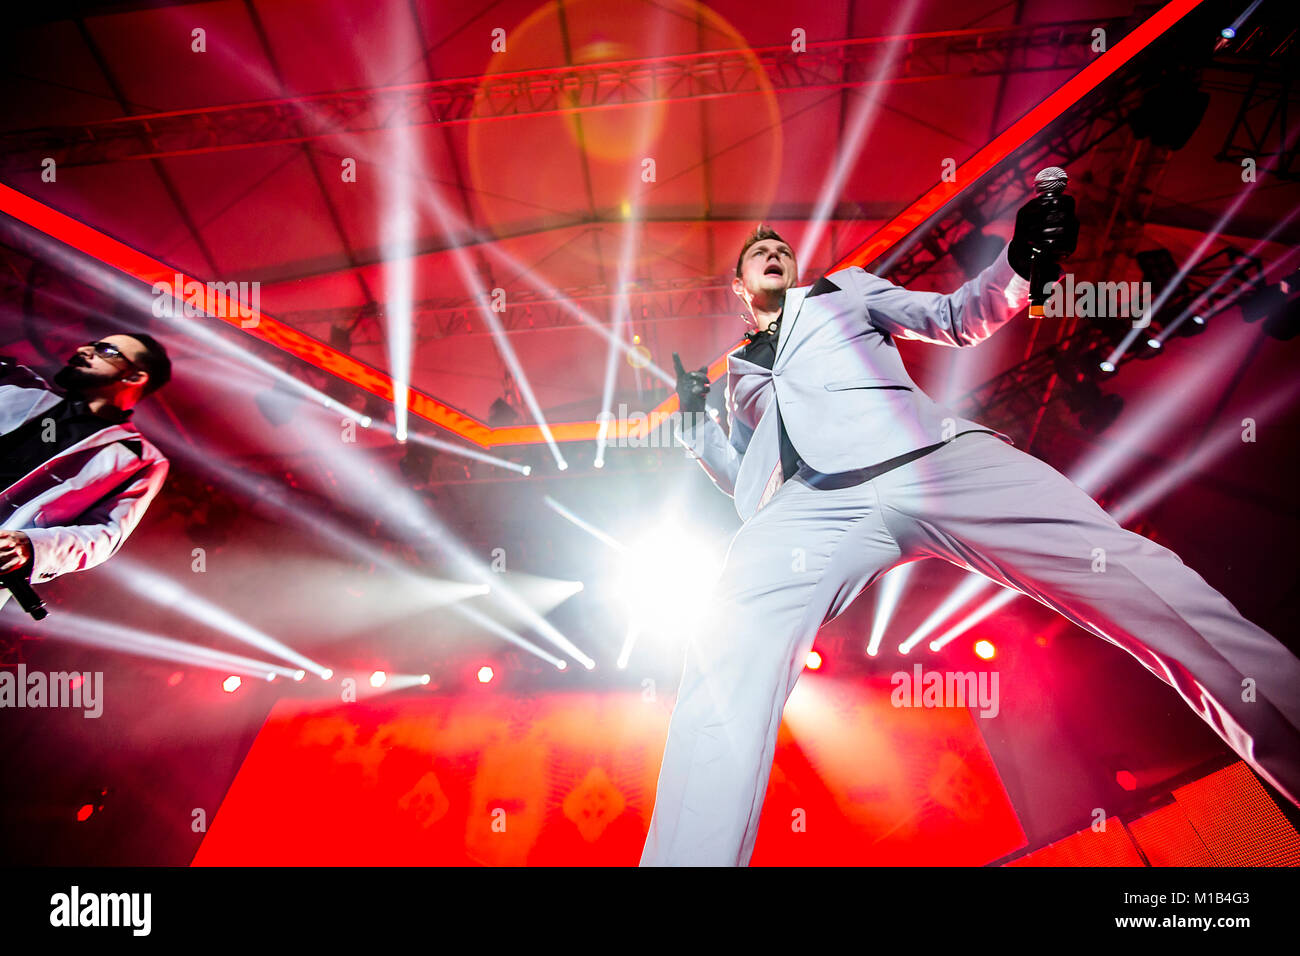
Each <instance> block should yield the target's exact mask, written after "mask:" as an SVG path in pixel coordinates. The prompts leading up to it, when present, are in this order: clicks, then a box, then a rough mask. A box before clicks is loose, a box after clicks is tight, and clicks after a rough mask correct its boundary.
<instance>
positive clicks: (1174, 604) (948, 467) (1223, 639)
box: [641, 199, 1300, 865]
mask: <svg viewBox="0 0 1300 956" xmlns="http://www.w3.org/2000/svg"><path fill="white" fill-rule="evenodd" d="M1077 232H1078V221H1077V219H1075V217H1074V210H1073V204H1072V203H1069V204H1068V205H1066V206H1065V207H1064V208H1061V207H1058V208H1056V209H1054V210H1053V209H1051V208H1050V207H1048V206H1045V205H1044V204H1043V203H1042V202H1041V201H1040V200H1038V199H1035V200H1031V201H1030V203H1028V204H1027V205H1026V206H1025V207H1024V208H1022V209H1021V210H1020V213H1019V215H1018V216H1017V219H1016V232H1015V236H1014V237H1013V238H1012V240H1011V242H1010V243H1009V244H1008V245H1007V246H1006V247H1004V249H1003V250H1002V252H1001V253H1000V254H999V256H998V258H997V261H996V262H994V263H993V264H992V265H991V266H989V267H988V268H987V269H985V270H984V271H983V272H982V273H981V274H980V275H978V276H977V277H976V278H974V279H972V280H971V281H970V282H967V283H966V284H965V285H963V286H962V287H961V288H959V289H958V290H957V291H956V292H954V293H952V294H951V295H941V294H938V293H931V292H909V291H907V290H905V289H901V288H899V287H897V286H895V285H893V284H891V283H889V282H887V281H885V280H883V279H880V278H878V277H876V276H873V275H871V274H869V273H867V272H865V271H864V270H863V269H861V268H858V267H856V266H855V267H851V268H848V269H841V270H839V271H837V272H834V273H831V274H830V275H828V276H825V277H824V278H822V279H819V280H818V281H817V282H816V283H815V284H814V285H813V286H811V287H802V288H795V287H794V285H795V282H796V279H797V275H798V273H797V270H796V264H795V261H794V255H793V253H792V252H791V250H790V247H789V246H788V245H787V244H786V243H785V242H784V241H783V240H782V239H781V237H780V236H779V235H777V234H776V233H775V232H774V231H773V230H770V229H766V228H760V229H759V230H756V232H755V233H754V234H753V235H751V236H750V237H749V239H748V241H747V242H746V244H745V246H744V248H743V249H742V250H741V255H740V258H739V260H738V261H737V265H736V278H735V280H734V281H733V283H732V288H733V289H734V290H735V292H736V294H737V295H738V296H739V297H740V298H741V299H742V300H743V301H744V302H745V304H746V306H747V308H748V310H749V312H750V314H751V315H752V316H753V318H754V321H755V323H756V324H757V326H758V331H756V332H754V333H752V334H751V336H750V343H749V344H748V345H747V346H745V347H744V348H742V349H740V350H738V351H737V352H735V353H733V354H732V355H730V356H728V362H727V365H728V368H727V392H726V398H727V401H726V407H727V414H728V419H729V422H730V429H729V433H724V432H723V430H722V428H721V426H720V425H719V424H718V423H717V422H715V421H713V420H712V419H710V418H709V417H708V416H707V415H703V414H694V415H687V416H686V418H687V420H688V421H689V423H690V424H689V426H687V427H684V428H683V429H682V430H679V432H678V439H679V440H680V441H681V442H682V443H683V444H684V445H685V446H686V447H687V448H688V449H689V450H690V451H691V453H692V454H693V455H694V456H695V457H697V458H698V459H699V461H700V463H701V465H702V466H703V468H704V470H705V471H706V472H707V473H708V475H709V477H710V478H712V480H713V481H714V483H715V484H716V485H717V486H718V487H719V488H720V489H722V490H723V491H724V492H726V493H727V494H729V495H732V496H733V497H734V498H735V502H736V510H737V511H738V512H739V514H740V517H741V518H742V519H743V520H744V525H743V527H742V528H741V529H740V531H739V532H737V534H736V536H735V538H734V539H733V540H732V542H731V546H730V548H729V549H728V553H727V558H726V563H725V567H724V569H723V571H722V574H721V576H720V578H719V580H718V582H717V585H716V590H715V591H714V593H713V595H712V598H711V601H710V614H709V616H708V618H707V619H706V620H704V621H702V622H700V626H699V627H698V628H697V629H695V631H694V633H692V635H691V637H690V640H689V642H688V645H687V652H686V661H685V667H684V671H683V675H682V680H681V684H680V686H679V689H678V694H677V701H676V704H675V706H674V709H673V714H672V719H671V722H670V725H669V732H668V741H667V745H666V747H665V751H664V757H663V764H662V767H661V769H660V773H659V785H658V792H657V795H656V799H655V808H654V815H653V817H652V819H651V823H650V831H649V834H648V836H647V839H646V843H645V848H644V851H643V854H642V858H641V863H642V865H678V864H703V865H745V864H747V863H748V862H749V859H750V855H751V854H752V852H753V848H754V838H755V835H756V833H757V830H758V821H759V813H760V810H761V809H762V805H763V799H764V796H765V794H766V790H767V783H768V776H769V774H770V771H771V766H772V759H773V754H774V751H775V747H776V739H777V729H778V727H779V725H780V722H781V714H782V710H783V709H784V707H785V702H786V699H787V698H788V697H789V695H790V692H791V691H792V690H793V689H794V684H795V681H796V680H797V679H798V677H799V675H800V673H801V672H802V670H803V667H804V661H805V660H806V658H807V654H808V651H809V650H810V649H811V647H812V644H813V638H814V637H815V636H816V634H817V631H818V629H819V628H820V627H821V625H822V624H824V623H826V622H827V621H830V620H832V619H833V618H835V617H836V616H838V615H839V614H840V613H841V612H842V611H843V610H844V609H845V608H846V607H847V606H848V605H849V604H850V603H851V602H852V601H853V600H854V598H856V597H857V596H858V594H860V593H861V592H862V591H863V590H864V589H865V588H867V587H869V586H870V585H871V584H873V583H874V582H875V581H876V580H877V579H878V578H880V576H881V575H883V574H884V573H885V572H887V571H888V570H889V569H890V568H893V567H896V566H897V565H899V564H904V563H906V562H909V561H914V560H917V559H920V558H924V557H939V558H943V559H945V560H947V561H950V562H952V563H953V564H956V565H958V566H960V567H963V568H967V569H969V570H974V571H978V572H980V573H981V574H984V575H986V576H987V577H989V578H991V579H992V580H993V581H996V582H997V583H998V584H1001V585H1003V586H1004V587H1008V588H1015V589H1016V590H1018V591H1022V592H1024V593H1025V594H1028V595H1029V596H1030V597H1033V598H1034V599H1035V600H1037V601H1039V602H1041V603H1042V604H1045V605H1046V606H1048V607H1050V608H1053V609H1055V610H1056V611H1058V612H1059V613H1061V614H1062V615H1064V616H1065V617H1067V618H1069V619H1070V620H1071V621H1073V622H1074V623H1076V624H1078V625H1079V626H1080V627H1082V628H1084V629H1086V630H1088V631H1091V632H1092V633H1094V634H1096V635H1097V636H1099V637H1101V638H1102V639H1103V640H1106V641H1109V642H1110V643H1112V644H1115V645H1118V646H1119V647H1122V648H1123V649H1124V650H1126V651H1128V652H1129V653H1130V654H1132V655H1133V656H1134V657H1136V658H1137V659H1138V661H1139V662H1140V663H1141V664H1142V665H1143V666H1144V667H1146V668H1147V669H1148V670H1149V671H1151V672H1152V673H1153V674H1155V675H1156V676H1157V677H1159V678H1160V679H1161V680H1162V681H1164V682H1165V683H1167V684H1169V685H1170V686H1171V687H1173V688H1174V689H1175V690H1176V691H1177V692H1178V693H1179V694H1180V695H1181V696H1182V698H1183V699H1184V701H1186V703H1187V704H1188V705H1189V706H1190V707H1191V708H1192V709H1193V710H1194V711H1195V712H1196V713H1197V714H1198V715H1199V716H1200V717H1201V718H1202V719H1203V720H1205V721H1206V723H1208V724H1209V725H1210V726H1211V727H1212V728H1213V729H1214V731H1215V732H1216V733H1217V734H1218V735H1219V736H1220V737H1221V738H1223V740H1224V741H1226V742H1227V743H1228V745H1229V746H1230V747H1232V748H1233V750H1235V751H1236V752H1237V753H1238V754H1240V755H1241V757H1242V759H1243V760H1245V761H1246V762H1247V763H1248V764H1249V765H1250V766H1251V767H1253V768H1254V769H1255V770H1256V771H1257V772H1258V773H1259V774H1260V775H1261V776H1262V777H1264V778H1265V779H1266V780H1268V781H1269V782H1270V783H1271V784H1272V785H1273V786H1275V787H1276V788H1277V789H1278V790H1279V791H1281V792H1282V794H1283V795H1284V796H1285V797H1287V798H1288V799H1289V800H1291V802H1293V803H1295V802H1297V798H1300V693H1298V691H1300V661H1297V659H1296V658H1295V657H1294V656H1293V655H1292V654H1291V653H1290V652H1289V651H1288V650H1287V649H1286V648H1285V647H1284V646H1283V645H1282V644H1280V643H1279V642H1278V641H1277V640H1275V639H1274V638H1273V637H1271V636H1270V635H1269V634H1267V633H1266V632H1264V631H1263V630H1261V629H1260V628H1258V627H1256V626H1255V625H1253V624H1251V623H1250V622H1249V621H1247V620H1245V619H1244V618H1243V617H1242V616H1241V614H1239V613H1238V612H1237V610H1236V609H1235V608H1234V607H1233V606H1232V605H1231V604H1230V603H1229V602H1228V601H1227V600H1226V599H1225V598H1224V597H1223V596H1222V595H1221V594H1219V593H1218V592H1217V591H1215V590H1214V589H1213V588H1212V587H1210V586H1209V585H1208V584H1207V583H1206V582H1205V581H1204V580H1203V579H1202V578H1201V577H1200V576H1199V575H1198V574H1196V573H1195V572H1194V571H1192V570H1191V569H1190V568H1188V567H1187V566H1186V565H1184V564H1183V563H1182V561H1181V560H1180V559H1179V558H1178V556H1177V555H1176V554H1174V553H1173V552H1172V551H1169V550H1168V549H1166V548H1163V547H1161V546H1159V545H1157V544H1155V543H1153V542H1152V541H1150V540H1148V539H1147V538H1144V537H1142V536H1141V535H1138V534H1134V533H1132V532H1130V531H1126V530H1125V529H1123V528H1122V527H1120V526H1119V525H1118V524H1117V523H1116V522H1115V521H1114V520H1113V519H1112V518H1111V517H1110V515H1108V514H1107V513H1106V512H1105V511H1104V510H1103V509H1102V508H1101V507H1100V506H1099V505H1098V504H1097V503H1096V502H1095V501H1093V500H1092V498H1090V497H1089V496H1088V495H1087V494H1086V493H1085V492H1084V491H1083V490H1082V489H1080V488H1079V487H1077V486H1076V485H1074V484H1073V483H1072V482H1070V481H1069V479H1067V478H1065V477H1064V476H1063V475H1061V474H1060V473H1059V472H1057V471H1056V470H1055V469H1053V468H1051V467H1050V466H1048V465H1047V464H1045V463H1044V462H1042V461H1040V460H1038V459H1037V458H1034V457H1032V456H1030V455H1028V454H1025V453H1024V452H1021V451H1019V450H1017V449H1016V448H1014V447H1012V444H1011V440H1010V439H1009V438H1008V437H1007V436H1005V435H1002V434H1001V433H999V432H995V431H992V430H990V429H987V428H984V427H983V426H981V425H979V424H977V423H975V422H972V421H968V420H966V419H963V418H960V417H958V416H956V415H954V414H952V413H951V412H949V411H947V410H946V409H944V408H942V407H941V406H939V405H938V404H936V403H935V402H934V401H933V400H932V399H931V398H930V397H929V396H928V395H926V394H925V393H924V392H922V391H921V390H920V389H919V388H917V386H916V384H915V383H914V382H913V381H912V379H911V378H910V377H909V375H908V374H907V370H906V369H905V368H904V367H903V363H902V361H901V359H900V356H899V353H898V348H897V346H896V345H895V340H897V339H913V340H919V341H924V342H931V343H934V344H938V345H948V346H957V347H964V346H970V345H975V344H976V343H978V342H980V341H982V340H984V339H986V338H988V337H989V336H990V335H992V334H993V332H995V331H996V330H997V329H998V327H999V326H1001V325H1002V324H1003V323H1005V322H1007V321H1008V320H1009V319H1011V318H1012V317H1013V316H1014V315H1016V314H1017V313H1018V312H1020V311H1021V310H1022V309H1023V308H1024V307H1025V305H1026V302H1027V296H1028V289H1029V284H1028V281H1027V280H1028V278H1029V275H1030V261H1031V251H1030V250H1031V249H1033V248H1038V249H1042V250H1046V251H1047V252H1049V253H1051V254H1053V255H1056V256H1064V255H1068V253H1069V252H1070V251H1072V250H1073V247H1074V243H1075V241H1076V239H1077ZM674 360H675V361H676V362H677V369H678V395H679V397H680V398H681V400H682V411H683V412H687V413H689V412H701V411H702V410H703V408H704V393H706V392H707V391H708V379H707V375H706V374H704V370H701V371H699V372H687V371H685V370H684V369H683V368H682V366H681V362H680V360H677V359H676V356H674ZM1096 549H1101V551H1100V552H1098V551H1097V550H1096ZM1098 553H1101V554H1104V556H1105V565H1104V567H1105V570H1104V571H1103V572H1100V573H1099V572H1098V571H1097V570H1096V568H1097V563H1096V555H1097V554H1098ZM1248 680H1249V681H1251V682H1253V683H1254V687H1255V693H1254V695H1250V694H1244V693H1243V686H1246V685H1245V684H1244V682H1246V681H1248ZM1243 698H1247V699H1243Z"/></svg>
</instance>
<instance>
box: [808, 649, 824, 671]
mask: <svg viewBox="0 0 1300 956" xmlns="http://www.w3.org/2000/svg"><path fill="white" fill-rule="evenodd" d="M804 666H805V667H807V668H808V669H809V670H810V671H815V670H817V669H818V668H820V667H821V666H822V656H821V655H820V654H818V653H817V652H816V651H809V652H808V660H807V661H805V662H804Z"/></svg>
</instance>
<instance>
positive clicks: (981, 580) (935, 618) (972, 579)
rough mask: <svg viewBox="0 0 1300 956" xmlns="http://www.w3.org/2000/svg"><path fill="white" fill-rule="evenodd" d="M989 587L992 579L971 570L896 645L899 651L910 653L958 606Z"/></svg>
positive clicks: (991, 584)
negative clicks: (914, 628) (905, 637)
mask: <svg viewBox="0 0 1300 956" xmlns="http://www.w3.org/2000/svg"><path fill="white" fill-rule="evenodd" d="M991 587H993V582H992V581H990V580H989V579H988V578H986V577H983V576H982V575H979V574H975V573H974V572H972V573H971V574H970V575H969V576H968V577H967V578H966V580H965V581H963V582H962V583H961V584H960V585H958V586H957V587H956V588H955V589H954V590H953V592H952V593H951V594H949V595H948V597H947V598H945V599H944V601H943V603H941V604H940V605H939V606H938V607H937V608H935V609H934V611H933V612H932V613H931V614H930V616H929V617H927V618H926V619H925V620H924V621H922V622H921V626H920V627H918V628H917V629H916V630H915V631H913V632H912V633H911V635H910V636H909V637H908V638H907V640H905V641H903V643H901V644H899V645H898V651H899V653H900V654H907V653H910V652H911V650H912V648H914V647H916V645H917V644H920V643H921V642H922V641H923V640H925V639H926V638H927V637H929V636H930V634H931V632H933V631H934V630H935V629H936V628H938V626H939V625H940V624H942V623H943V622H944V621H946V620H947V619H948V618H949V617H951V616H952V615H953V614H954V613H955V612H956V611H957V609H958V608H960V607H961V606H962V605H964V604H966V603H967V602H968V601H971V600H973V599H974V598H975V597H977V596H978V595H979V594H980V593H981V592H983V591H985V590H987V589H988V588H991Z"/></svg>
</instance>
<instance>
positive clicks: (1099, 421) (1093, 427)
mask: <svg viewBox="0 0 1300 956" xmlns="http://www.w3.org/2000/svg"><path fill="white" fill-rule="evenodd" d="M1123 410H1124V399H1123V397H1122V396H1120V395H1114V394H1104V393H1103V394H1100V395H1098V396H1097V397H1096V399H1095V400H1093V401H1092V402H1090V403H1089V404H1088V406H1087V407H1086V408H1085V409H1084V410H1083V411H1081V412H1080V413H1079V426H1080V427H1081V428H1083V430H1084V431H1087V432H1090V433H1092V434H1094V435H1097V434H1100V433H1101V432H1104V431H1105V430H1106V429H1107V428H1109V427H1110V426H1111V425H1113V424H1115V419H1117V418H1119V415H1120V412H1122V411H1123Z"/></svg>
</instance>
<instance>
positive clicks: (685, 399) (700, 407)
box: [673, 352, 709, 412]
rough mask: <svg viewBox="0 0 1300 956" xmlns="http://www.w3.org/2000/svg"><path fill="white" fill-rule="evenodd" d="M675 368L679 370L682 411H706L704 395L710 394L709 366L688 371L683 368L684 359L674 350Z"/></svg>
mask: <svg viewBox="0 0 1300 956" xmlns="http://www.w3.org/2000/svg"><path fill="white" fill-rule="evenodd" d="M673 368H675V369H676V370H677V401H678V403H679V404H680V405H681V407H682V411H683V412H702V411H704V396H706V395H708V394H709V368H708V366H707V365H705V366H702V367H701V368H700V370H699V371H698V372H688V371H686V369H684V368H682V360H681V359H680V358H678V356H677V353H676V352H674V353H673Z"/></svg>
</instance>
